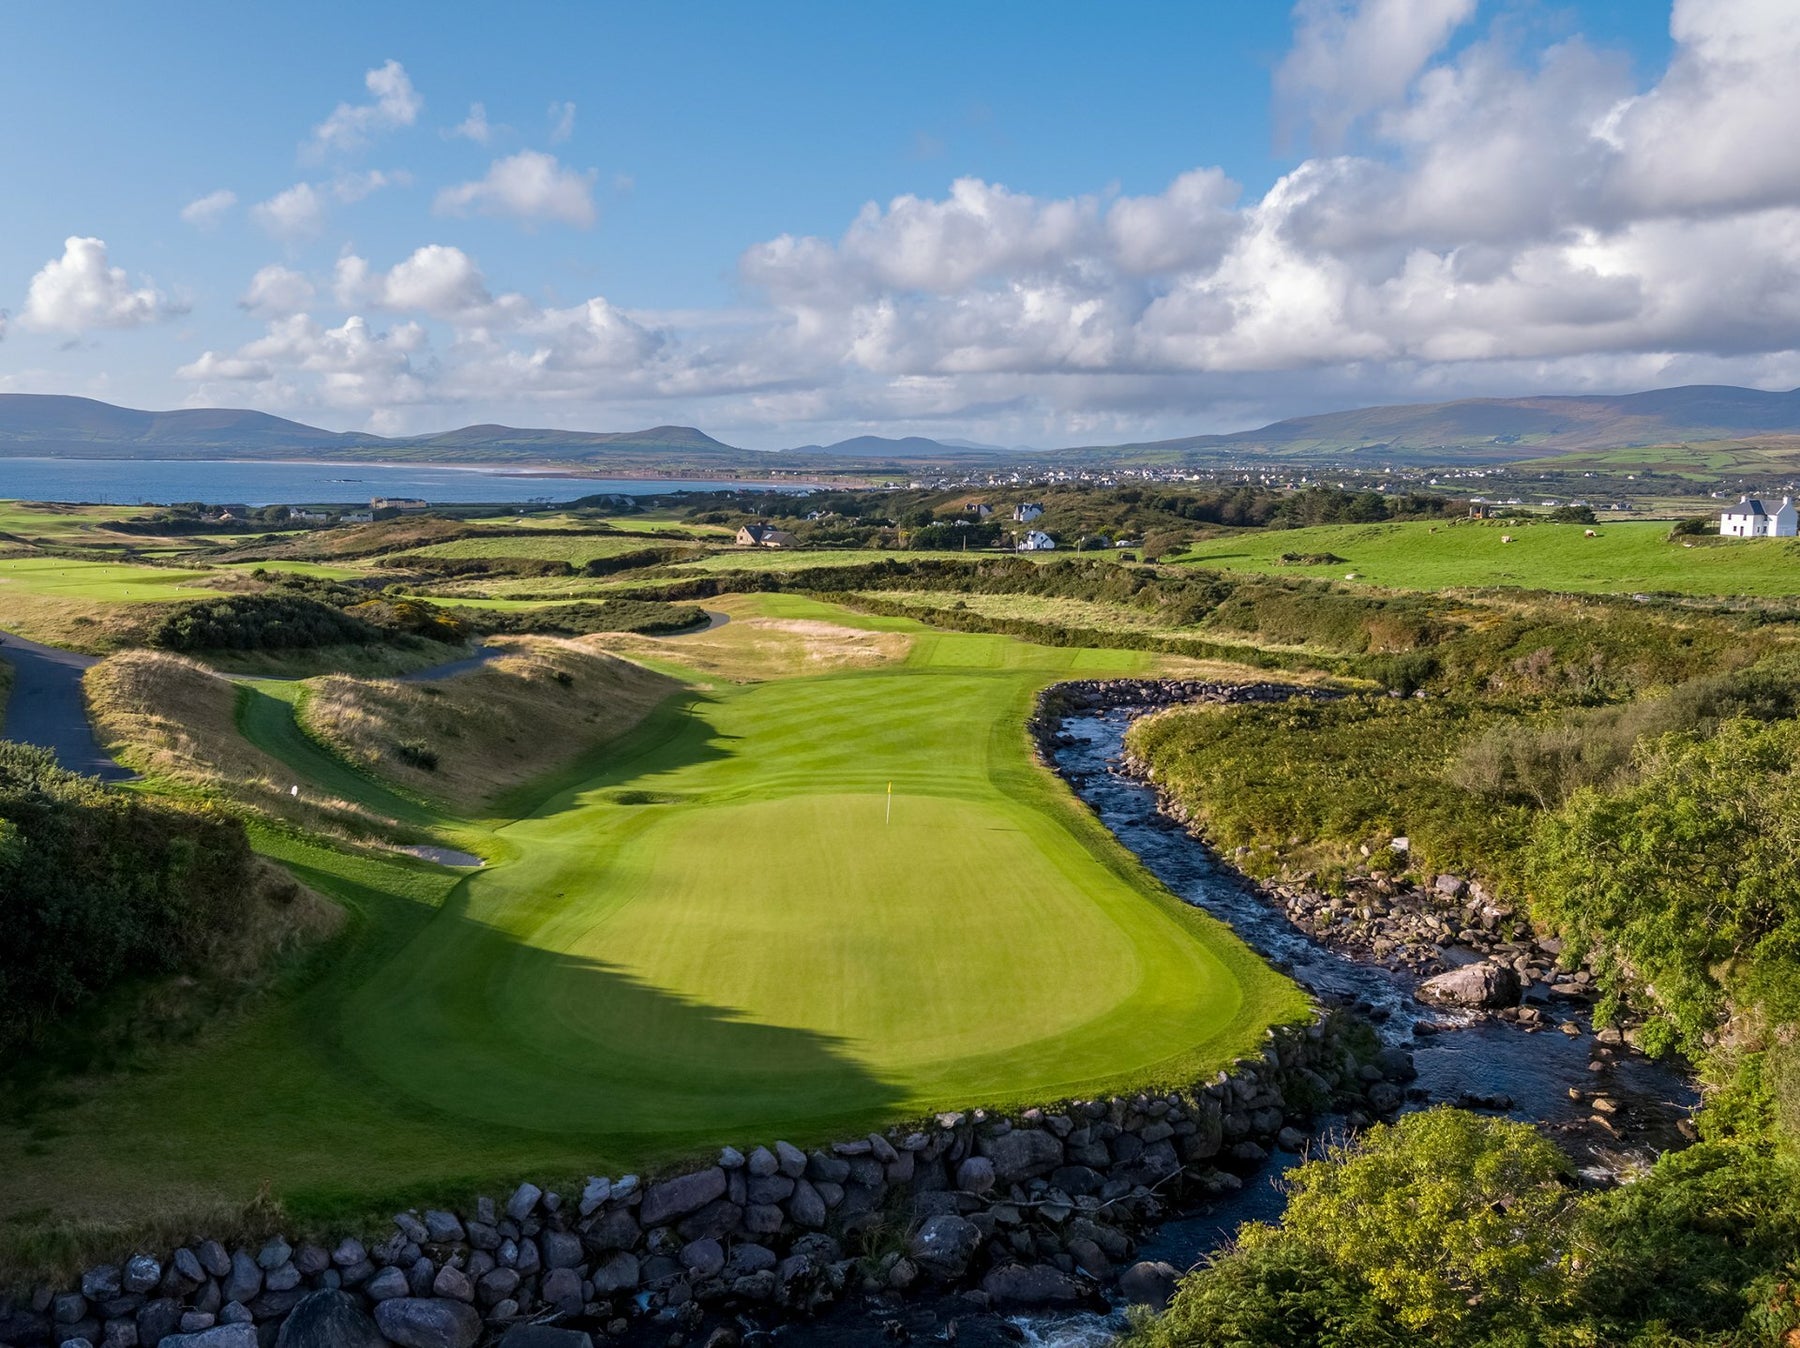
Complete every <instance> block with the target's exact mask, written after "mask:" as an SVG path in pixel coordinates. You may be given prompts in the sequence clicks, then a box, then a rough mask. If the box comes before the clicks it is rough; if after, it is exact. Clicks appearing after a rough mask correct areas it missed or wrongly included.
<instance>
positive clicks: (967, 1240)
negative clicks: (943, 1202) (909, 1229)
mask: <svg viewBox="0 0 1800 1348" xmlns="http://www.w3.org/2000/svg"><path fill="white" fill-rule="evenodd" d="M980 1246H981V1231H980V1229H979V1228H977V1227H976V1225H975V1224H974V1223H973V1222H970V1221H966V1220H965V1219H963V1218H961V1217H958V1216H955V1215H953V1214H950V1213H943V1214H940V1215H939V1216H936V1217H928V1218H927V1219H926V1220H925V1221H924V1222H923V1223H922V1224H921V1225H920V1227H919V1229H918V1230H917V1231H916V1232H914V1233H913V1238H912V1240H911V1241H910V1242H909V1244H908V1246H907V1254H908V1255H909V1256H911V1258H912V1261H913V1263H915V1264H917V1265H918V1266H919V1267H920V1268H921V1269H922V1270H923V1271H924V1272H925V1273H926V1274H928V1275H929V1276H931V1277H933V1278H936V1279H937V1280H938V1281H940V1282H954V1281H955V1280H956V1279H958V1278H960V1277H962V1276H963V1274H965V1273H967V1272H968V1271H969V1261H970V1260H971V1259H973V1258H974V1257H975V1251H976V1250H977V1249H978V1248H980Z"/></svg>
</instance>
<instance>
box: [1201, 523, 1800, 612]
mask: <svg viewBox="0 0 1800 1348" xmlns="http://www.w3.org/2000/svg"><path fill="white" fill-rule="evenodd" d="M1592 527H1593V529H1594V532H1595V534H1596V535H1597V536H1596V537H1594V538H1588V537H1586V528H1587V526H1584V525H1580V524H1501V523H1498V522H1468V521H1465V522H1459V523H1456V524H1436V525H1433V524H1429V523H1425V522H1422V521H1421V522H1409V523H1403V524H1343V525H1327V526H1323V527H1320V528H1314V529H1281V530H1270V531H1266V532H1262V531H1259V532H1253V533H1252V532H1245V533H1240V534H1234V535H1232V536H1230V537H1227V538H1214V539H1208V540H1206V541H1204V542H1202V543H1200V544H1198V545H1196V546H1195V547H1194V548H1193V549H1192V550H1191V551H1189V552H1186V553H1184V554H1182V556H1181V558H1180V560H1182V561H1184V562H1191V563H1195V564H1197V565H1200V566H1209V567H1217V568H1220V569H1224V570H1231V571H1260V572H1270V573H1274V574H1279V575H1299V576H1313V577H1319V578H1325V579H1333V580H1342V579H1343V578H1344V577H1345V576H1346V575H1347V574H1348V573H1349V572H1352V571H1354V572H1356V573H1357V575H1358V578H1359V579H1358V582H1356V583H1361V584H1367V585H1375V586H1383V587H1388V588H1393V589H1413V590H1440V589H1451V588H1458V587H1479V586H1510V587H1516V588H1519V589H1529V590H1558V591H1571V592H1586V593H1595V594H1635V593H1655V592H1663V593H1670V594H1687V595H1763V596H1770V597H1774V596H1791V595H1795V594H1800V542H1797V541H1796V540H1793V539H1745V540H1742V541H1739V540H1730V541H1719V542H1714V543H1710V544H1709V543H1707V542H1706V541H1704V540H1699V541H1696V543H1695V546H1693V547H1683V546H1682V543H1681V542H1680V541H1675V542H1670V541H1668V534H1669V526H1668V524H1667V522H1662V523H1654V522H1649V521H1629V522H1620V523H1606V522H1604V521H1603V522H1602V523H1600V524H1597V525H1594V526H1592ZM1507 535H1510V536H1511V537H1512V539H1513V541H1512V542H1511V543H1503V542H1501V539H1502V538H1503V537H1504V536H1507ZM1282 553H1299V554H1303V555H1304V554H1312V553H1335V554H1336V555H1337V556H1339V557H1342V558H1343V559H1344V560H1343V562H1341V563H1333V564H1331V565H1329V566H1284V565H1282V564H1281V562H1280V560H1279V559H1280V557H1281V554H1282Z"/></svg>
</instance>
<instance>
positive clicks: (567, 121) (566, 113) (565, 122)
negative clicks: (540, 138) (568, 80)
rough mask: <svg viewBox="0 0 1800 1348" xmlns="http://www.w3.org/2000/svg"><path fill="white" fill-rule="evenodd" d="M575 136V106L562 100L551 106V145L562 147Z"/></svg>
mask: <svg viewBox="0 0 1800 1348" xmlns="http://www.w3.org/2000/svg"><path fill="white" fill-rule="evenodd" d="M574 134H575V105H574V103H572V102H569V101H568V100H566V99H560V100H558V101H557V102H554V103H552V104H551V105H550V143H551V144H552V145H560V144H561V143H562V142H563V141H565V140H567V139H568V138H569V137H570V136H572V135H574Z"/></svg>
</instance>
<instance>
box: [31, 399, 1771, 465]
mask: <svg viewBox="0 0 1800 1348" xmlns="http://www.w3.org/2000/svg"><path fill="white" fill-rule="evenodd" d="M1780 435H1800V389H1796V390H1794V391H1792V392H1788V393H1765V392H1763V391H1761V390H1758V389H1747V388H1731V387H1728V386H1724V385H1694V386H1691V387H1687V388H1667V389H1652V390H1651V391H1649V392H1647V393H1629V394H1624V395H1620V396H1579V397H1544V398H1465V399H1462V400H1461V401H1458V402H1447V403H1417V404H1405V405H1400V406H1393V407H1364V408H1357V409H1355V410H1352V411H1345V412H1326V413H1322V414H1320V415H1317V416H1308V417H1296V418H1294V419H1292V420H1289V421H1278V422H1275V423H1274V424H1273V425H1270V426H1263V427H1261V428H1259V429H1257V430H1253V431H1238V432H1236V433H1234V434H1230V435H1194V436H1185V437H1183V438H1181V439H1176V440H1158V441H1151V442H1147V443H1138V444H1126V445H1087V446H1081V447H1077V448H1073V449H1065V450H1008V449H1003V448H1000V447H998V446H993V445H982V444H977V443H974V442H972V441H967V440H934V439H929V438H927V437H925V436H907V437H904V438H898V439H892V438H888V437H885V436H879V435H860V436H856V437H855V438H853V439H849V440H840V441H838V442H837V443H835V444H831V445H804V446H801V447H800V448H798V449H789V450H782V451H779V454H778V455H771V454H765V453H762V452H759V451H755V450H746V449H738V448H735V447H733V446H731V445H728V444H725V443H724V442H723V441H720V440H715V439H714V438H713V437H712V436H710V435H707V434H706V433H705V432H704V431H699V430H696V429H694V428H693V427H692V426H652V427H650V428H649V429H647V430H641V431H564V430H553V429H522V428H519V427H515V426H494V425H483V426H464V427H462V428H461V429H460V430H453V431H443V432H439V433H437V434H433V435H417V436H404V437H383V436H378V435H365V434H359V433H356V432H336V431H324V430H320V429H318V428H317V427H316V426H306V425H302V424H301V423H300V422H297V421H287V420H285V419H283V418H281V417H275V416H270V415H268V414H267V413H265V412H251V411H244V410H234V409H229V408H190V409H184V410H181V411H174V412H139V411H133V410H132V409H130V408H125V407H113V406H111V405H110V404H108V403H103V402H96V401H94V400H93V399H91V398H67V397H57V396H52V395H47V394H35V393H8V394H0V457H5V456H9V455H10V456H41V457H54V458H133V459H148V458H174V459H278V458H308V459H338V460H344V461H351V462H355V461H363V462H366V461H369V460H375V459H386V460H392V461H407V460H416V461H423V462H435V463H515V464H562V465H582V466H588V467H593V468H605V469H611V470H615V471H663V472H678V471H682V470H684V469H685V470H692V471H696V472H713V473H723V472H730V471H732V470H734V469H747V468H757V467H761V468H766V467H767V466H768V465H769V463H770V461H771V460H772V459H778V460H779V461H780V462H781V464H782V466H783V467H791V468H796V469H803V470H804V469H807V468H816V469H819V470H867V469H878V468H882V467H902V466H905V465H918V466H921V467H924V466H932V465H937V466H942V465H950V464H970V465H985V466H990V467H991V466H993V465H994V463H995V461H996V460H997V459H1014V460H1031V461H1035V462H1039V463H1041V462H1044V461H1045V460H1047V459H1052V458H1062V459H1066V460H1069V461H1072V462H1085V463H1088V464H1090V465H1103V464H1105V465H1110V464H1127V463H1163V464H1193V465H1197V466H1200V465H1206V464H1218V463H1242V462H1253V461H1255V460H1259V459H1270V460H1286V461H1291V462H1332V461H1339V462H1341V461H1344V460H1346V459H1348V460H1352V461H1357V460H1360V461H1366V462H1373V463H1412V464H1421V465H1425V464H1429V465H1438V464H1443V465H1451V464H1457V463H1502V462H1507V461H1510V460H1517V459H1530V458H1543V457H1551V456H1556V455H1567V454H1572V453H1590V452H1599V451H1605V450H1619V449H1630V448H1634V447H1638V446H1651V445H1679V444H1682V443H1695V444H1698V443H1702V442H1719V441H1734V440H1743V439H1744V438H1746V437H1754V436H1780Z"/></svg>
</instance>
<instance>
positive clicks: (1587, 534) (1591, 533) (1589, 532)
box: [1583, 529, 1600, 538]
mask: <svg viewBox="0 0 1800 1348" xmlns="http://www.w3.org/2000/svg"><path fill="white" fill-rule="evenodd" d="M1583 535H1584V536H1585V537H1587V538H1598V537H1600V535H1599V534H1598V533H1596V532H1595V531H1594V530H1592V529H1587V530H1584V531H1583Z"/></svg>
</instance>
